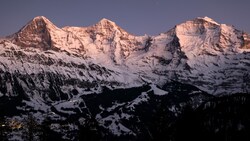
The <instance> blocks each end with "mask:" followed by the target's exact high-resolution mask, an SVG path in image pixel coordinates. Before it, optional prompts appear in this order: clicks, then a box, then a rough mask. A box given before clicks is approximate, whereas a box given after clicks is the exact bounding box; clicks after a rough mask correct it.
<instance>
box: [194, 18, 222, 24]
mask: <svg viewBox="0 0 250 141" xmlns="http://www.w3.org/2000/svg"><path fill="white" fill-rule="evenodd" d="M196 19H198V20H204V21H206V22H210V23H213V24H216V25H220V24H219V23H217V22H216V21H214V20H213V19H212V18H209V17H207V16H205V17H198V18H196Z"/></svg>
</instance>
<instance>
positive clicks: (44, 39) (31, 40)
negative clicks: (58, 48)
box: [15, 17, 53, 49]
mask: <svg viewBox="0 0 250 141" xmlns="http://www.w3.org/2000/svg"><path fill="white" fill-rule="evenodd" d="M47 22H48V21H47V20H46V19H45V18H44V17H37V18H34V19H33V20H32V21H30V22H29V23H28V24H27V25H26V26H25V27H23V28H22V29H21V30H20V31H19V32H18V33H17V34H16V38H15V44H17V45H19V46H22V47H36V48H42V49H49V48H51V46H52V43H51V36H50V31H49V28H48V27H49V26H52V27H53V25H52V23H50V22H48V23H47ZM49 24H51V25H49ZM50 28H51V27H50Z"/></svg>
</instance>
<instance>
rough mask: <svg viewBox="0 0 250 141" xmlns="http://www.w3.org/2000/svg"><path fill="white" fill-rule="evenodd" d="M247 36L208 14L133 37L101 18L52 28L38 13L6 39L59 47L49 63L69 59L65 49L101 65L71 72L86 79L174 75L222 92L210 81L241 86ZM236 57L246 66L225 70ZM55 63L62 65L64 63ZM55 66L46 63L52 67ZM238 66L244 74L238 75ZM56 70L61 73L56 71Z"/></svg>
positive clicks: (162, 79)
mask: <svg viewBox="0 0 250 141" xmlns="http://www.w3.org/2000/svg"><path fill="white" fill-rule="evenodd" d="M249 40H250V39H249V35H248V34H246V33H243V32H242V31H239V30H237V29H235V28H233V27H232V26H228V25H225V24H218V23H216V22H215V21H214V20H212V19H211V18H208V17H204V18H200V17H198V18H195V19H193V20H189V21H186V22H184V23H181V24H178V25H176V26H175V27H174V28H172V29H171V30H169V31H168V32H165V33H162V34H159V35H157V36H148V35H144V36H134V35H131V34H129V33H127V32H126V31H125V30H123V29H122V28H120V27H119V26H118V25H116V24H115V23H114V22H112V21H110V20H107V19H102V20H100V21H99V22H98V23H97V24H95V25H93V26H88V27H64V28H57V27H56V26H55V25H54V24H53V23H52V22H50V21H49V20H48V19H47V18H45V17H43V16H39V17H35V18H34V19H33V20H31V21H30V22H29V23H28V24H27V25H26V26H24V28H22V29H21V30H20V31H19V32H17V33H15V34H14V36H12V38H10V42H12V43H13V44H15V45H17V46H19V47H21V48H27V47H28V48H29V47H32V48H36V49H42V50H44V51H46V50H47V51H49V50H54V51H56V52H58V51H59V53H56V52H55V53H53V54H57V55H55V56H54V57H53V59H52V60H53V61H54V63H55V64H57V63H59V62H60V61H58V59H57V57H56V56H64V57H65V59H64V61H66V60H68V61H66V62H68V63H69V64H71V63H73V62H74V61H72V59H73V58H72V57H73V56H72V55H71V57H70V56H68V55H66V56H65V55H62V54H60V52H67V53H68V54H69V55H70V54H74V57H76V58H78V57H80V58H84V61H79V62H77V63H76V62H74V64H79V65H83V64H84V66H86V67H88V66H89V64H95V65H97V66H99V67H100V68H105V69H104V70H105V73H107V74H105V73H103V72H102V73H101V75H98V74H95V75H94V76H91V73H89V70H88V69H87V70H81V71H84V72H85V73H84V74H85V76H79V75H74V76H73V78H76V79H78V78H79V77H80V78H84V79H85V80H86V81H90V82H91V81H94V80H95V81H96V80H98V81H100V80H101V81H106V80H108V81H110V82H118V84H119V85H121V86H122V87H127V86H133V85H135V86H138V85H143V84H144V83H145V82H146V83H155V84H157V85H159V86H163V85H164V83H166V82H168V81H169V80H175V81H182V82H187V83H188V84H194V85H195V86H197V87H199V88H200V89H202V90H204V91H206V92H208V93H210V94H212V93H214V94H220V93H223V91H228V90H225V89H224V87H225V86H224V84H223V83H224V82H223V81H222V80H217V79H216V81H215V80H214V78H217V77H219V78H221V79H225V81H230V82H227V83H229V84H230V86H226V87H229V88H230V89H234V90H231V91H232V93H237V92H241V91H242V88H241V87H242V86H240V85H242V82H243V79H241V78H243V76H242V75H246V76H248V72H247V70H249V68H248V67H249V65H248V61H249V60H248V57H249V55H248V52H249V50H248V47H249V46H250V45H249ZM32 48H30V49H32ZM39 52H40V51H39ZM244 52H245V54H244ZM41 53H42V52H41ZM24 54H26V53H25V52H24ZM38 54H40V53H38ZM59 54H60V55H59ZM237 54H239V55H237ZM46 56H47V55H46ZM50 56H51V55H50ZM47 57H48V58H51V57H49V56H47ZM66 58H67V59H66ZM80 58H79V59H80ZM240 58H245V61H240V62H239V59H240ZM38 62H39V61H38ZM83 62H84V63H83ZM237 62H238V63H239V64H240V65H239V66H244V65H245V66H246V67H245V68H244V67H239V68H237V67H236V68H237V69H235V70H231V67H234V66H233V65H231V64H234V65H236V66H237V64H236V63H237ZM82 63H83V64H82ZM24 64H25V63H24ZM60 64H61V63H60ZM52 66H53V65H52ZM59 67H63V68H62V70H64V69H66V68H67V67H68V66H67V67H66V68H65V67H64V66H61V65H59ZM55 68H56V67H55ZM55 68H53V69H52V68H51V69H52V70H53V72H54V71H55ZM205 68H208V69H205ZM24 69H27V68H24ZM41 69H42V70H44V68H41ZM67 69H69V68H67ZM67 69H66V70H67ZM78 69H79V70H77V71H80V68H78ZM56 70H57V69H56ZM107 70H108V71H107ZM95 71H96V70H95ZM225 71H233V72H235V73H236V74H237V75H238V78H240V79H237V81H239V84H238V85H237V86H236V85H233V84H232V83H231V79H236V78H231V76H227V75H228V74H227V72H225ZM242 71H243V72H244V73H243V74H240V73H242ZM97 72H98V71H97ZM111 72H112V73H111ZM56 73H59V74H62V72H60V71H59V70H57V71H56ZM77 73H79V72H77ZM63 75H65V74H63ZM67 75H69V76H72V74H67ZM114 76H115V77H114ZM221 76H222V77H221ZM107 78H108V79H107ZM244 83H245V82H244ZM117 86H118V85H117ZM117 86H115V87H117ZM221 86H222V88H220V87H221ZM118 87H120V86H118ZM234 87H235V88H234ZM216 89H218V90H216ZM244 89H245V88H244ZM247 89H249V88H247Z"/></svg>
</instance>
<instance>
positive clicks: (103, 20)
mask: <svg viewBox="0 0 250 141" xmlns="http://www.w3.org/2000/svg"><path fill="white" fill-rule="evenodd" d="M98 24H101V25H113V26H116V23H115V22H113V21H111V20H109V19H106V18H102V19H101V20H100V21H99V22H98Z"/></svg>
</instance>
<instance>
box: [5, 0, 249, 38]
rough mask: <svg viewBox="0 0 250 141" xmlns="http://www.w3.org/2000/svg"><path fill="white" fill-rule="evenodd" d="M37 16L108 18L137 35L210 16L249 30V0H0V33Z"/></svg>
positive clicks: (74, 20) (61, 21)
mask: <svg viewBox="0 0 250 141" xmlns="http://www.w3.org/2000/svg"><path fill="white" fill-rule="evenodd" d="M36 16H45V17H47V18H48V19H49V20H51V21H52V22H53V23H54V24H55V25H57V26H58V27H63V26H90V25H93V24H95V23H97V22H98V21H99V20H100V19H102V18H107V19H109V20H112V21H114V22H116V24H117V25H119V26H120V27H122V28H123V29H125V30H126V31H128V32H129V33H132V34H135V35H144V34H148V35H157V34H159V33H161V32H166V31H168V30H170V29H171V28H173V27H174V26H175V25H176V24H179V23H182V22H184V21H186V20H191V19H194V18H196V17H204V16H208V17H210V18H212V19H214V20H215V21H217V22H218V23H225V24H229V25H234V26H235V27H236V28H237V29H239V30H244V31H246V32H248V33H250V0H1V1H0V19H1V20H0V36H6V35H10V34H12V33H15V32H17V31H18V30H19V29H20V28H21V27H22V26H24V25H25V24H26V23H27V22H29V21H30V20H31V19H33V18H34V17H36Z"/></svg>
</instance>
